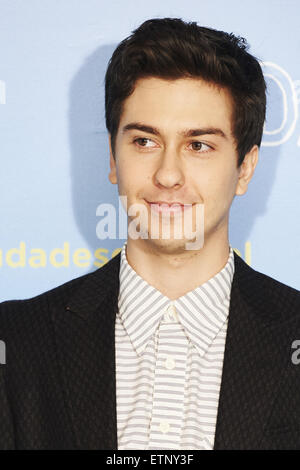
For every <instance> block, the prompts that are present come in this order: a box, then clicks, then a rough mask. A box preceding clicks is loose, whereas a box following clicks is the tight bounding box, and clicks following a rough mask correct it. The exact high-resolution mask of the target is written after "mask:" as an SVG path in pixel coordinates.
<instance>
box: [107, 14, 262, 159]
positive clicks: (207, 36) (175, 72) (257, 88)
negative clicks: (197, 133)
mask: <svg viewBox="0 0 300 470" xmlns="http://www.w3.org/2000/svg"><path fill="white" fill-rule="evenodd" d="M248 48H249V46H248V44H247V42H246V40H245V39H244V38H242V37H239V36H238V37H237V36H235V35H234V34H232V33H231V34H229V33H226V32H224V31H217V30H215V29H211V28H205V27H202V26H198V25H197V23H196V22H184V21H183V20H181V19H179V18H162V19H159V18H155V19H150V20H147V21H145V22H144V23H142V24H141V26H139V27H138V28H137V29H135V30H134V31H133V32H132V34H131V35H130V36H129V37H127V38H126V39H124V40H123V41H122V42H120V44H119V45H118V46H117V48H116V49H115V51H114V53H113V55H112V57H111V59H110V61H109V64H108V67H107V71H106V75H105V116H106V127H107V130H108V132H109V133H110V135H111V144H112V151H113V155H114V154H115V138H116V134H117V131H118V127H119V123H120V118H121V115H122V111H123V103H124V101H125V100H126V98H128V97H129V96H130V94H131V93H132V92H133V91H134V87H135V83H136V81H137V80H138V79H140V78H145V77H158V78H162V79H167V80H175V79H178V78H200V79H203V80H205V81H207V82H210V83H213V84H216V85H218V86H220V87H223V88H226V89H228V90H229V91H230V93H231V96H232V100H233V115H232V133H233V136H234V139H235V142H236V150H237V153H238V166H240V165H241V164H242V162H243V160H244V157H245V155H246V153H247V152H249V151H250V149H251V148H252V147H253V145H255V144H257V145H258V146H260V144H261V139H262V134H263V126H264V121H265V114H266V83H265V80H264V76H263V73H262V69H261V66H260V64H259V62H258V60H257V59H256V58H255V57H254V56H252V55H251V54H249V52H247V50H248Z"/></svg>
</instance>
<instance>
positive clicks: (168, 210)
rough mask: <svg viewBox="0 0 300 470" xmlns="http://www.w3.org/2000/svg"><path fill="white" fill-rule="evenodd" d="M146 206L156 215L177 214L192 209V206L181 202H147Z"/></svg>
mask: <svg viewBox="0 0 300 470" xmlns="http://www.w3.org/2000/svg"><path fill="white" fill-rule="evenodd" d="M145 201H146V203H147V205H148V206H149V207H150V209H151V211H153V212H154V213H156V214H178V213H182V212H185V211H187V210H189V209H191V208H192V206H193V204H183V203H181V202H172V203H169V202H165V201H147V200H146V199H145Z"/></svg>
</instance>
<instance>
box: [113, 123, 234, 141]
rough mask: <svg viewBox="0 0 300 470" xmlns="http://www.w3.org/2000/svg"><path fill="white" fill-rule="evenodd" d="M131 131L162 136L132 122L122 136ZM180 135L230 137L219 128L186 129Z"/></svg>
mask: <svg viewBox="0 0 300 470" xmlns="http://www.w3.org/2000/svg"><path fill="white" fill-rule="evenodd" d="M131 130H138V131H143V132H147V133H148V134H153V135H158V136H159V135H160V132H159V130H158V129H157V128H156V127H152V126H147V125H145V124H142V123H140V122H130V123H129V124H126V126H124V127H123V128H122V134H125V133H126V132H128V131H131ZM178 134H179V135H181V136H182V137H198V136H201V135H217V136H219V137H223V138H224V139H228V137H227V136H226V134H225V133H224V132H223V131H222V129H219V128H217V127H200V128H198V129H184V130H182V131H180V132H178Z"/></svg>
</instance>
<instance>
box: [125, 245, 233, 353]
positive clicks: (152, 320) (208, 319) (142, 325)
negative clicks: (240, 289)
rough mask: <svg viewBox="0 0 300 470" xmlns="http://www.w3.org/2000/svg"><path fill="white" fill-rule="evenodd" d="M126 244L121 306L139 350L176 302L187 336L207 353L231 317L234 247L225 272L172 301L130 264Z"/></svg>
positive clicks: (179, 317) (135, 347)
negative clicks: (230, 303)
mask: <svg viewBox="0 0 300 470" xmlns="http://www.w3.org/2000/svg"><path fill="white" fill-rule="evenodd" d="M126 246H127V241H126V242H125V243H124V245H123V247H122V250H121V261H120V263H121V264H120V274H119V278H120V291H119V298H118V307H119V316H120V320H121V322H122V323H123V325H124V328H125V330H126V332H127V334H128V336H129V338H130V341H131V343H132V345H133V347H134V349H135V350H136V352H137V353H138V354H139V355H141V354H142V353H143V351H144V350H145V348H146V346H147V344H148V342H149V340H150V338H151V337H152V336H153V335H154V333H155V331H156V329H157V328H158V326H159V324H160V322H161V320H162V318H163V317H164V314H165V313H166V311H167V308H168V307H169V306H170V305H173V306H174V307H175V309H176V312H177V319H178V321H180V323H181V324H182V326H183V327H184V330H185V333H186V335H187V336H188V338H189V340H190V341H191V342H192V343H193V344H194V345H195V347H196V348H197V350H198V352H199V354H200V355H201V356H203V355H204V354H205V352H206V350H207V349H208V347H209V346H210V344H211V343H212V342H213V340H214V338H215V337H216V335H217V334H218V332H219V331H220V329H221V328H222V326H223V324H224V322H225V321H226V320H227V317H228V312H229V300H230V292H231V284H232V279H233V274H234V254H233V249H232V248H231V247H230V251H229V256H228V261H227V263H226V265H225V266H224V268H222V270H221V271H219V272H218V273H217V274H216V275H214V276H213V277H212V278H210V279H209V280H208V281H206V282H205V283H204V284H202V285H200V286H198V287H196V288H195V289H193V290H192V291H189V292H187V293H186V294H184V295H183V296H181V297H179V298H178V299H176V300H170V299H169V298H168V297H166V296H165V295H163V294H162V293H161V292H160V291H159V290H157V289H156V288H155V287H153V286H151V285H150V284H148V283H147V282H146V281H145V280H144V279H143V278H142V277H141V276H139V274H137V273H136V271H135V270H134V269H133V268H132V267H131V266H130V265H129V263H128V261H127V257H126Z"/></svg>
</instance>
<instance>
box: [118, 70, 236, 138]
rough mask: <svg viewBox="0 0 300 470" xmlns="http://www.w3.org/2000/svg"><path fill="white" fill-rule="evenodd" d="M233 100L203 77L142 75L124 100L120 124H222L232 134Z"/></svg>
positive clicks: (164, 127) (227, 132) (174, 126)
mask: <svg viewBox="0 0 300 470" xmlns="http://www.w3.org/2000/svg"><path fill="white" fill-rule="evenodd" d="M232 110H233V103H232V97H231V94H230V92H229V91H228V90H227V89H225V88H221V87H218V86H217V85H215V84H211V83H208V82H206V81H203V80H201V79H194V78H181V79H177V80H165V79H161V78H157V77H148V78H143V79H139V80H138V81H137V82H136V84H135V88H134V91H133V93H132V94H131V95H130V96H129V97H128V98H127V99H126V100H125V101H124V103H123V112H122V116H121V119H120V127H121V126H124V125H126V123H127V122H129V121H141V122H147V123H149V124H153V125H155V126H156V127H161V128H162V129H165V130H166V131H167V130H170V131H171V130H172V131H173V130H175V128H176V130H178V129H180V128H188V127H195V125H196V126H198V127H199V126H201V127H202V126H204V127H210V126H211V127H220V128H222V129H223V130H224V133H226V134H227V135H228V134H229V135H230V134H231V132H232V129H231V127H232V126H231V123H232Z"/></svg>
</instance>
